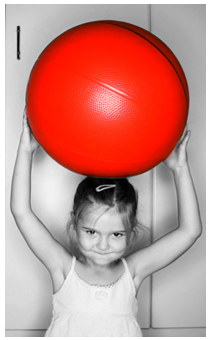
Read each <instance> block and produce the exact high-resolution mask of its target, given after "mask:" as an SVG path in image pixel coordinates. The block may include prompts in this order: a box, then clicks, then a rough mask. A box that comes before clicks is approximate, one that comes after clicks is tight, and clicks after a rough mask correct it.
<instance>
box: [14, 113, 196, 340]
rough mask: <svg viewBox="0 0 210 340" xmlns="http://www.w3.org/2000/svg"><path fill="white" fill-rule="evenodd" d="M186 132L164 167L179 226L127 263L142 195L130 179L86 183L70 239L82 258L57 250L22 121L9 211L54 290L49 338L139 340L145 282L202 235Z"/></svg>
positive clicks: (30, 137) (32, 146)
mask: <svg viewBox="0 0 210 340" xmlns="http://www.w3.org/2000/svg"><path fill="white" fill-rule="evenodd" d="M189 137H190V131H187V130H185V132H184V134H183V136H182V138H181V140H180V141H179V142H178V144H177V146H176V147H175V149H174V151H173V152H172V153H171V155H170V156H169V157H168V159H167V160H166V161H165V162H164V163H165V164H166V165H167V166H168V167H169V168H170V169H171V171H172V173H173V177H174V181H175V186H176V190H177V198H178V214H179V225H178V227H177V229H175V230H173V231H172V232H170V233H168V234H167V235H165V236H163V237H161V238H160V239H158V240H157V241H156V242H154V243H153V244H152V245H149V246H148V247H145V248H143V249H141V250H137V251H135V252H133V253H131V254H130V255H128V249H129V247H130V246H131V244H132V242H133V241H134V240H135V233H136V231H137V226H138V222H137V220H136V213H137V194H136V192H135V190H134V188H133V186H132V185H131V184H130V183H129V182H128V180H127V179H100V178H86V179H85V180H84V181H82V183H81V184H80V185H79V186H78V189H77V191H76V194H75V198H74V205H73V211H72V213H71V222H70V224H69V228H68V231H69V235H71V241H74V244H76V246H77V249H78V256H77V258H76V257H75V256H74V255H72V253H70V252H69V251H67V249H66V248H64V247H63V246H62V245H61V244H60V243H58V242H57V241H56V240H55V239H54V238H53V236H52V235H51V234H50V232H49V231H48V230H47V229H46V227H45V226H44V225H43V224H42V222H41V221H40V220H39V219H38V217H37V216H36V215H35V214H34V212H33V210H32V207H31V199H30V193H31V166H32V158H33V153H34V152H35V150H36V149H37V148H38V147H39V144H38V143H37V142H36V140H35V139H34V137H33V135H32V134H31V131H30V128H29V125H28V122H27V118H26V116H25V115H24V119H23V131H22V135H21V138H20V144H19V149H18V153H17V159H16V164H15V168H14V175H13V181H12V191H11V211H12V214H13V216H14V218H15V221H16V223H17V226H18V228H19V229H20V231H21V233H22V235H23V237H24V238H25V240H26V242H27V243H28V245H29V247H30V248H31V250H32V251H33V252H34V254H35V255H36V256H37V257H38V258H39V259H40V261H41V262H42V263H43V264H44V265H45V266H46V268H47V269H48V271H49V273H50V275H51V278H52V284H53V293H54V294H53V317H52V322H51V324H50V326H49V328H48V330H47V332H46V335H45V336H46V337H50V336H65V337H67V336H71V337H74V336H85V337H86V336H107V337H109V336H113V337H118V336H124V337H129V336H134V337H138V336H142V333H141V329H140V327H139V326H138V324H137V321H136V314H137V300H136V295H137V292H138V290H139V287H140V286H141V283H142V281H143V280H144V279H145V278H146V277H147V276H148V275H151V274H152V273H154V272H156V271H158V270H160V269H161V268H163V267H165V266H167V265H169V264H170V263H172V262H173V261H175V260H176V259H177V258H178V257H180V256H181V255H182V254H183V253H184V252H185V251H186V250H187V249H189V248H190V247H191V246H192V245H193V243H194V242H195V241H196V240H197V238H198V237H199V236H200V235H201V230H202V226H201V220H200V213H199V207H198V202H197V197H196V193H195V189H194V186H193V181H192V178H191V175H190V170H189V165H188V161H187V153H186V146H187V142H188V140H189Z"/></svg>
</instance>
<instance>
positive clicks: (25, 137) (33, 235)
mask: <svg viewBox="0 0 210 340" xmlns="http://www.w3.org/2000/svg"><path fill="white" fill-rule="evenodd" d="M38 148H39V144H38V143H37V141H36V140H35V139H34V137H33V135H32V133H31V131H30V127H29V125H28V121H27V118H26V115H25V113H24V117H23V131H22V134H21V138H20V144H19V148H18V152H17V158H16V162H15V167H14V173H13V179H12V188H11V202H10V204H11V212H12V214H13V216H14V219H15V221H16V224H17V226H18V228H19V230H20V232H21V233H22V235H23V237H24V239H25V241H26V242H27V244H28V246H29V247H30V249H31V250H32V251H33V253H34V254H35V255H36V256H37V257H38V258H39V259H40V261H41V262H42V263H43V264H44V265H45V266H46V267H47V269H48V270H49V271H50V273H51V274H54V273H55V272H56V271H57V270H58V269H59V270H60V269H62V266H63V261H64V259H65V258H66V256H67V250H66V249H65V248H64V247H63V246H62V245H61V244H60V243H59V242H57V241H56V240H55V239H54V238H53V236H52V235H51V233H50V232H49V231H48V229H47V228H46V227H45V226H44V225H43V223H42V222H41V221H40V220H39V219H38V217H37V216H36V215H35V214H34V212H33V210H32V208H31V167H32V158H33V153H34V151H35V150H36V149H38ZM68 255H69V254H68Z"/></svg>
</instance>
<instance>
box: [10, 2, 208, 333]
mask: <svg viewBox="0 0 210 340" xmlns="http://www.w3.org/2000/svg"><path fill="white" fill-rule="evenodd" d="M101 19H113V20H119V21H120V20H121V21H127V22H130V23H133V24H136V25H138V26H141V27H143V28H145V29H148V30H149V29H150V27H151V30H152V32H153V33H155V34H157V35H158V36H160V37H161V38H162V39H163V40H164V41H165V42H166V43H167V44H168V45H169V47H170V48H171V49H172V50H173V51H174V53H175V54H176V56H177V57H178V59H179V60H180V62H181V64H182V66H183V68H184V71H185V73H186V76H187V79H188V82H189V88H190V101H191V105H190V113H189V127H190V128H191V129H192V138H191V139H192V140H191V141H190V145H189V160H190V164H191V168H192V174H193V177H194V180H195V184H196V188H197V191H198V198H199V201H200V206H201V213H202V218H203V223H204V227H205V6H204V5H151V6H150V5H7V6H6V329H7V332H6V335H7V336H13V337H16V336H21V337H22V336H26V337H27V336H43V334H44V331H40V330H44V329H46V327H47V326H48V324H49V321H50V317H51V308H52V305H51V292H52V290H51V282H50V277H49V275H48V272H47V271H46V269H45V268H44V267H43V265H42V264H41V263H40V262H39V261H38V260H37V259H36V258H35V256H34V255H33V254H32V253H31V252H30V250H29V249H28V247H27V245H26V244H25V242H24V240H23V238H22V237H21V235H20V233H19V231H18V230H17V228H16V226H15V223H14V220H13V218H12V216H11V213H10V211H9V195H10V186H11V178H12V171H13V166H14V161H15V157H16V150H17V145H18V141H19V136H20V133H21V123H22V112H23V108H24V96H25V89H26V85H27V80H28V77H29V73H30V70H31V68H32V66H33V64H34V62H35V60H36V58H37V56H38V55H39V54H40V52H41V51H42V50H43V49H44V48H45V46H46V45H47V44H48V43H49V42H50V41H51V40H52V39H54V38H55V37H56V36H57V35H59V34H60V33H62V32H63V31H65V30H67V29H68V28H70V27H72V26H75V25H78V24H80V23H83V22H87V21H93V20H101ZM18 25H19V26H20V27H21V60H17V59H16V27H17V26H18ZM32 175H33V176H32V192H33V194H32V202H33V206H34V209H35V211H36V213H37V214H38V215H39V217H40V218H41V219H42V221H43V222H44V223H45V224H46V225H47V227H48V228H49V229H50V230H51V232H52V233H53V234H54V235H55V237H56V238H57V239H58V240H60V241H61V242H62V243H63V244H65V233H64V231H65V224H66V221H67V219H68V213H69V210H70V207H71V200H72V197H73V194H74V191H75V188H76V186H77V184H78V183H79V182H80V180H81V179H82V176H80V175H77V174H74V173H72V172H70V171H68V170H66V169H64V168H62V167H61V166H59V165H58V164H57V163H56V162H54V161H53V160H52V159H51V158H50V157H49V156H48V155H46V153H45V152H44V151H43V150H40V151H39V152H37V154H36V156H35V160H34V167H33V174H32ZM131 181H132V183H133V184H134V185H135V186H136V187H137V188H138V190H139V192H140V205H141V217H142V219H143V222H145V223H146V224H147V225H148V226H149V227H150V228H153V233H154V237H158V236H159V235H160V234H161V233H162V232H165V231H166V230H168V228H169V229H170V228H172V226H173V223H174V222H175V221H176V205H175V197H174V187H173V183H172V179H171V176H170V173H169V171H167V169H166V168H164V166H163V165H160V166H158V167H157V168H156V169H155V170H153V171H150V172H147V173H146V174H143V175H141V176H136V177H134V178H132V179H131ZM153 204H154V205H153ZM142 207H143V208H142ZM166 222H167V223H166ZM196 306H199V310H198V309H197V308H196ZM139 307H140V311H139V315H138V319H139V322H140V324H141V327H142V328H143V329H144V336H148V337H149V336H152V337H154V336H205V330H204V328H202V327H205V234H203V236H202V238H201V239H200V240H199V241H198V242H197V244H196V245H195V246H194V247H193V248H192V250H190V251H189V252H188V253H187V254H186V255H184V256H183V257H182V258H181V259H179V260H178V261H177V262H176V263H174V264H173V265H171V266H170V267H168V268H166V269H164V270H163V271H161V272H159V273H157V274H155V275H154V276H153V278H152V280H151V279H150V278H149V279H147V280H145V282H144V283H143V286H142V289H141V291H140V294H139ZM177 327H185V329H184V330H183V331H182V330H180V329H179V328H177ZM186 327H187V328H186ZM192 327H196V330H194V329H192ZM152 328H157V330H154V329H152ZM166 328H169V330H167V329H166ZM32 330H33V331H32ZM35 330H37V331H35Z"/></svg>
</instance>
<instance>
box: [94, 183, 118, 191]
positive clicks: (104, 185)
mask: <svg viewBox="0 0 210 340" xmlns="http://www.w3.org/2000/svg"><path fill="white" fill-rule="evenodd" d="M115 187H116V184H103V185H99V186H98V187H96V191H97V192H100V191H103V190H106V189H110V188H115Z"/></svg>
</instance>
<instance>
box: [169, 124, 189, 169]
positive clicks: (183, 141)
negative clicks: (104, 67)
mask: <svg viewBox="0 0 210 340" xmlns="http://www.w3.org/2000/svg"><path fill="white" fill-rule="evenodd" d="M190 135H191V131H190V130H187V127H186V128H185V130H184V132H183V135H182V137H181V138H180V140H179V141H178V143H177V144H176V146H175V148H174V150H173V152H172V153H171V154H170V155H169V156H168V158H167V159H166V160H165V161H164V163H165V165H166V166H167V167H168V168H170V169H171V170H178V169H180V168H183V167H185V166H188V162H187V150H186V148H187V143H188V141H189V139H190Z"/></svg>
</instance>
